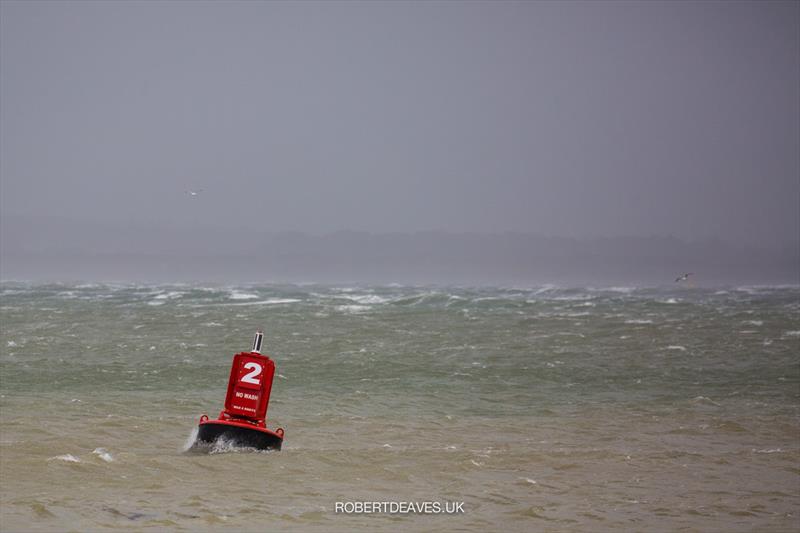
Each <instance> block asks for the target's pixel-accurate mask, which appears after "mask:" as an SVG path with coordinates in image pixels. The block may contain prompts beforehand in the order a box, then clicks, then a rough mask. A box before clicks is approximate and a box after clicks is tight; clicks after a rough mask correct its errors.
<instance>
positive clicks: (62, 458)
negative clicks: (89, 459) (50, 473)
mask: <svg viewBox="0 0 800 533" xmlns="http://www.w3.org/2000/svg"><path fill="white" fill-rule="evenodd" d="M48 461H64V462H67V463H80V462H81V460H80V459H78V458H77V457H75V456H74V455H72V454H71V453H65V454H64V455H57V456H55V457H51V458H50V459H48Z"/></svg>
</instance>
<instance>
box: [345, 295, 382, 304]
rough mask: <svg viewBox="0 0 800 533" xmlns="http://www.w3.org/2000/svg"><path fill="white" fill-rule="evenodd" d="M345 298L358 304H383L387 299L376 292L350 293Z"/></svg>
mask: <svg viewBox="0 0 800 533" xmlns="http://www.w3.org/2000/svg"><path fill="white" fill-rule="evenodd" d="M347 298H348V299H349V300H353V301H354V302H358V303H360V304H383V303H386V302H388V301H389V298H384V297H383V296H378V295H377V294H361V295H351V296H348V297H347Z"/></svg>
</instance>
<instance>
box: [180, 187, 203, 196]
mask: <svg viewBox="0 0 800 533" xmlns="http://www.w3.org/2000/svg"><path fill="white" fill-rule="evenodd" d="M184 192H185V193H186V194H188V195H189V197H190V198H197V197H198V196H199V195H200V193H201V192H203V189H197V190H196V191H184Z"/></svg>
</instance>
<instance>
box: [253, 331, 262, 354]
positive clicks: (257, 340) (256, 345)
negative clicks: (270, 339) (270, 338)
mask: <svg viewBox="0 0 800 533" xmlns="http://www.w3.org/2000/svg"><path fill="white" fill-rule="evenodd" d="M263 340H264V331H262V330H261V329H259V330H258V331H256V338H255V339H253V349H252V350H251V351H253V352H255V353H261V342H262V341H263Z"/></svg>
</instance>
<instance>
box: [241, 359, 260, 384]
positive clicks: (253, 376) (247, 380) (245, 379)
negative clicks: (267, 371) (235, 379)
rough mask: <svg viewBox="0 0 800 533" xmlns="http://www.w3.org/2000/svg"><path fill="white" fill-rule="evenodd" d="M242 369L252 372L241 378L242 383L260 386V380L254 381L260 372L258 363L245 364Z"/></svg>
mask: <svg viewBox="0 0 800 533" xmlns="http://www.w3.org/2000/svg"><path fill="white" fill-rule="evenodd" d="M244 367H245V368H247V369H248V370H252V372H250V373H249V374H245V375H244V376H242V382H243V383H252V384H253V385H261V380H259V379H256V378H257V377H258V376H259V375H260V374H261V370H262V368H261V365H259V364H258V363H253V362H250V363H245V365H244Z"/></svg>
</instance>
